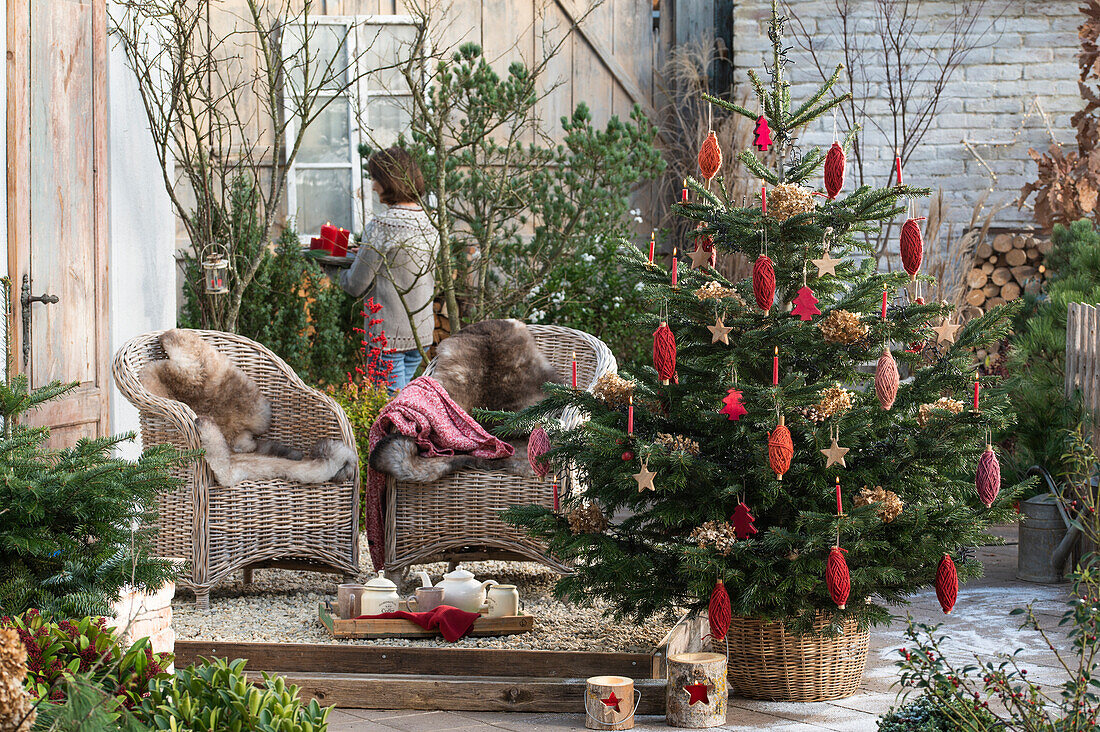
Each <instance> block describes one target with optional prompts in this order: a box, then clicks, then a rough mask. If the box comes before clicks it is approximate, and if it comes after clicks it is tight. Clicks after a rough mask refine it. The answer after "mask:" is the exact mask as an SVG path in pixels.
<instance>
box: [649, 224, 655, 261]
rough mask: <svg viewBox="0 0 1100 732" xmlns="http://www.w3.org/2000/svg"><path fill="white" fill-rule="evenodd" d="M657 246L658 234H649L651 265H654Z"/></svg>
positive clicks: (652, 232) (653, 232)
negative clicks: (654, 252) (654, 253)
mask: <svg viewBox="0 0 1100 732" xmlns="http://www.w3.org/2000/svg"><path fill="white" fill-rule="evenodd" d="M656 244H657V232H655V231H651V232H649V263H650V264H653V247H655V246H656Z"/></svg>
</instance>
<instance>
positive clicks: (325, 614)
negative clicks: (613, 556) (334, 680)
mask: <svg viewBox="0 0 1100 732" xmlns="http://www.w3.org/2000/svg"><path fill="white" fill-rule="evenodd" d="M317 618H318V619H319V620H320V621H321V624H322V625H324V626H325V627H326V628H328V630H329V632H330V633H332V635H333V637H334V638H437V637H439V636H440V632H439V631H438V630H424V629H423V628H421V627H420V626H419V625H417V624H416V623H414V622H412V621H411V620H402V619H399V618H394V619H386V618H381V619H375V620H341V619H340V618H336V617H333V615H332V611H331V609H330V608H328V607H327V606H326V603H323V602H322V603H320V604H318V605H317ZM534 627H535V616H534V615H505V616H503V617H499V618H490V617H489V616H488V615H482V616H481V617H480V618H478V619H477V620H475V621H474V627H473V628H471V629H470V632H469V633H467V634H466V635H467V636H475V637H485V636H492V635H516V634H518V633H530V632H531V629H532V628H534Z"/></svg>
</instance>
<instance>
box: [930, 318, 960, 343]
mask: <svg viewBox="0 0 1100 732" xmlns="http://www.w3.org/2000/svg"><path fill="white" fill-rule="evenodd" d="M961 327H962V326H961V325H952V324H951V321H950V320H947V319H946V318H945V319H944V321H943V325H940V326H937V327H935V328H933V329H932V330H934V331H936V343H943V342H944V341H947V342H948V343H954V342H955V334H956V333H957V332H958V330H959V328H961Z"/></svg>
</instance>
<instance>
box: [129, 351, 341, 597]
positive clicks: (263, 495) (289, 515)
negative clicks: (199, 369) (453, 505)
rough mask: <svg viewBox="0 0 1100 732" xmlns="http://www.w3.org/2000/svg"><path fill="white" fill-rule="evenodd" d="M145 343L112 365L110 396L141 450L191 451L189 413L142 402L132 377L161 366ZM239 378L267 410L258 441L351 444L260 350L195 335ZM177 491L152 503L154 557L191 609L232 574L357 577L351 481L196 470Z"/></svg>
mask: <svg viewBox="0 0 1100 732" xmlns="http://www.w3.org/2000/svg"><path fill="white" fill-rule="evenodd" d="M162 332H163V331H157V332H153V333H146V334H144V335H141V336H138V337H137V338H134V339H133V340H131V341H129V342H128V343H126V344H125V345H124V346H122V348H120V349H119V351H118V353H117V354H116V355H115V361H114V376H115V383H116V384H118V388H119V390H121V391H122V394H123V396H125V397H126V399H128V400H129V401H130V403H131V404H133V405H134V406H135V407H137V409H138V412H139V413H140V419H141V439H142V442H143V443H144V444H145V445H156V444H164V443H167V444H171V445H175V446H177V447H179V448H182V449H187V450H193V449H199V448H200V447H201V444H200V442H199V437H198V433H197V432H196V430H195V413H194V412H193V411H192V410H191V408H190V407H188V406H187V405H186V404H183V403H182V402H177V401H174V400H171V399H164V398H161V397H157V396H154V395H153V394H150V393H149V392H148V391H147V390H146V389H145V388H144V387H143V386H142V384H141V381H140V377H141V372H142V370H143V369H144V367H145V365H146V364H147V363H149V362H150V361H154V360H159V359H163V358H166V356H165V353H164V350H163V349H162V348H161V346H160V341H159V340H158V337H159V336H160V334H161V333H162ZM196 333H198V335H200V336H201V337H202V338H203V339H204V340H206V341H207V342H209V343H211V344H212V345H213V346H214V347H215V348H217V349H218V351H220V352H221V353H223V354H225V355H226V356H228V357H229V359H230V360H231V361H232V362H233V363H234V364H236V365H237V366H238V367H239V368H240V369H241V370H242V371H244V372H245V373H246V374H248V376H249V377H251V378H252V380H253V381H255V382H256V385H257V386H258V387H259V388H260V391H261V392H263V394H264V395H265V396H266V397H267V398H268V399H270V400H271V412H272V418H271V429H270V430H269V431H268V432H267V436H268V437H271V438H272V439H275V440H278V441H279V442H281V443H283V444H286V445H290V446H292V447H296V448H298V449H300V450H303V451H306V452H308V451H309V449H310V448H312V446H313V443H314V442H315V441H316V440H317V439H319V438H322V437H331V438H335V439H338V440H342V441H343V442H344V443H346V444H348V445H351V446H352V448H353V449H354V447H355V439H354V436H353V434H352V430H351V425H350V423H349V422H348V419H347V416H346V415H345V414H344V412H343V410H342V409H340V407H339V406H338V405H337V404H336V402H335V401H333V400H332V399H331V398H330V397H328V396H326V395H325V394H322V393H321V392H319V391H317V390H316V389H312V388H310V387H309V386H307V385H306V384H305V383H304V382H303V381H302V380H301V379H300V378H298V376H297V374H295V373H294V371H293V370H291V368H290V367H289V366H287V365H286V363H284V362H283V361H282V359H280V358H279V357H278V356H276V355H275V354H274V353H272V352H271V351H270V350H268V349H267V348H265V347H264V346H262V345H260V344H259V343H256V342H254V341H251V340H249V339H247V338H244V337H242V336H239V335H234V334H232V333H220V332H217V331H207V330H200V331H196ZM182 477H183V478H184V479H185V480H186V481H187V483H186V485H185V486H183V487H182V488H180V489H178V490H175V491H171V492H169V493H165V494H163V495H162V496H161V497H160V500H159V508H160V519H159V526H158V528H159V533H158V536H157V540H156V542H157V552H158V553H159V554H160V555H161V556H165V557H171V558H178V559H183V560H186V561H187V562H188V565H187V569H186V570H184V575H183V576H181V577H180V578H179V579H178V580H177V582H178V583H179V584H180V585H182V586H184V587H188V588H191V589H192V590H194V592H195V599H196V602H197V605H198V606H199V607H200V608H203V609H205V608H208V607H209V606H210V588H211V587H213V586H214V585H216V584H217V583H218V582H220V581H222V580H223V579H225V578H226V577H227V576H229V575H230V574H232V573H233V572H234V571H236V570H238V569H240V570H244V579H245V582H250V581H251V580H252V570H253V569H255V568H257V567H284V568H295V569H308V570H313V571H318V572H332V573H338V574H344V575H355V574H357V573H358V571H359V542H358V538H359V511H358V504H359V475H358V472H356V474H355V475H353V476H352V478H351V480H349V481H347V482H344V483H325V484H322V485H303V484H300V483H289V482H286V481H282V480H271V481H243V482H241V483H239V484H238V485H237V486H235V487H233V488H227V487H225V486H221V485H218V484H217V481H216V479H215V478H214V474H213V472H212V471H211V470H210V467H209V466H208V465H207V464H206V461H205V460H201V459H200V460H198V461H196V462H195V463H193V464H192V465H190V466H189V467H188V468H185V469H183V474H182Z"/></svg>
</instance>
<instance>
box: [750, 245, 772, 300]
mask: <svg viewBox="0 0 1100 732" xmlns="http://www.w3.org/2000/svg"><path fill="white" fill-rule="evenodd" d="M752 294H753V297H755V298H756V304H757V305H759V306H760V309H761V310H763V311H764V315H767V314H768V313H769V312H771V309H772V303H773V302H774V301H775V268H774V267H773V266H772V260H771V259H770V258H769V257H768V256H767V255H765V254H761V255H760V256H759V257H757V258H756V262H755V263H754V264H753V265H752Z"/></svg>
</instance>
